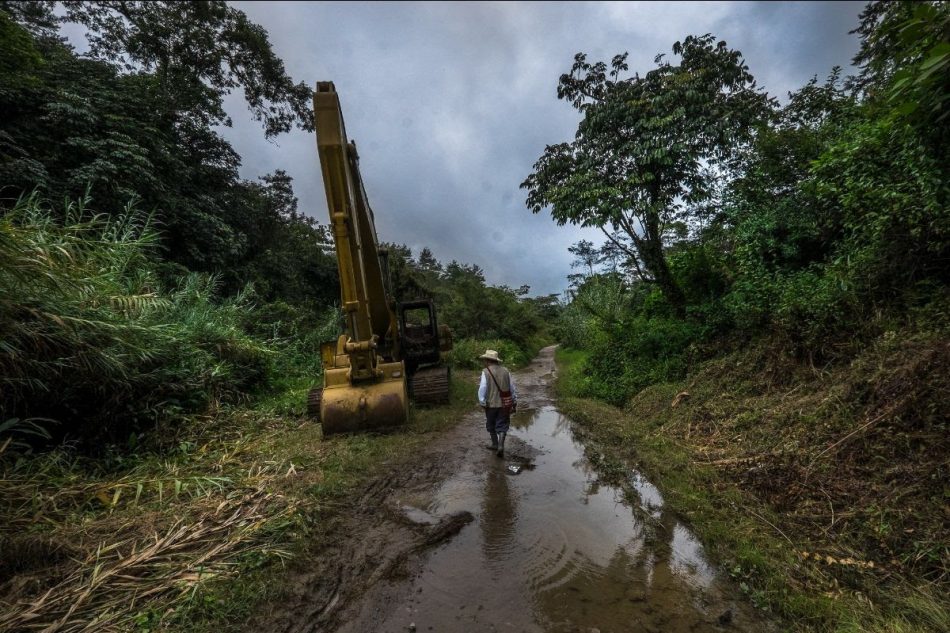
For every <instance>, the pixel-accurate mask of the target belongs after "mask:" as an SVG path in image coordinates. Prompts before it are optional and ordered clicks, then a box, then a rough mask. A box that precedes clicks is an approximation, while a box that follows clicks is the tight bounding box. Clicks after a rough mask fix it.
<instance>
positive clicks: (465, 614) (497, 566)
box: [377, 406, 761, 633]
mask: <svg viewBox="0 0 950 633" xmlns="http://www.w3.org/2000/svg"><path fill="white" fill-rule="evenodd" d="M513 427H514V430H513V432H512V435H513V436H514V437H515V438H516V439H517V440H518V441H517V442H516V443H515V444H514V445H513V446H512V448H511V449H510V451H509V452H510V453H511V454H510V456H509V457H510V458H509V460H508V463H506V462H505V461H503V460H500V459H497V458H496V457H495V456H494V455H491V454H490V453H488V452H486V454H485V456H484V458H479V459H476V460H475V462H474V463H472V464H469V465H468V466H467V468H466V469H465V470H463V471H461V472H460V473H458V474H457V475H456V476H454V477H452V478H451V479H449V480H447V481H446V482H445V483H444V484H443V485H442V486H441V487H440V489H439V490H438V491H437V492H436V494H435V495H434V497H433V498H430V499H428V500H414V501H413V502H409V503H410V505H416V509H417V511H418V514H417V515H416V516H420V517H426V518H427V517H433V516H443V515H446V514H450V513H454V512H458V511H462V510H467V511H469V512H471V513H472V514H474V515H475V517H476V519H475V523H477V525H473V526H468V527H467V528H465V529H463V530H462V532H461V533H460V534H459V535H458V536H457V537H455V538H454V539H453V540H452V541H450V542H448V543H447V544H446V545H444V546H443V547H442V548H441V549H438V550H436V551H434V552H433V553H432V554H431V556H430V557H429V559H428V560H427V562H426V566H425V569H424V571H423V572H422V573H421V574H420V576H419V577H418V578H416V579H415V580H414V581H413V583H412V587H411V590H410V593H409V595H410V596H411V597H410V599H409V602H410V604H408V605H407V606H406V610H397V611H396V612H394V613H393V614H392V615H390V616H389V617H388V619H387V620H386V621H385V622H383V623H381V625H380V626H379V627H378V628H377V630H380V631H401V630H405V627H406V625H407V622H408V621H404V620H406V618H407V617H411V620H412V621H414V623H415V624H416V626H417V627H418V629H419V630H422V631H425V630H429V629H430V627H431V630H433V631H495V630H497V631H506V630H511V631H531V632H542V631H589V630H591V629H594V628H596V629H598V630H599V631H601V633H607V632H608V631H616V632H620V631H664V632H670V633H678V632H686V631H690V632H692V631H717V630H721V629H720V628H719V627H717V626H716V624H715V623H716V619H717V617H719V616H720V615H721V614H723V613H724V612H725V611H727V610H731V611H732V612H733V613H736V614H737V617H736V618H735V619H734V620H733V623H732V625H731V628H732V630H761V628H760V627H755V626H752V625H745V624H744V623H746V622H748V621H750V620H751V619H752V618H749V617H747V616H746V615H739V614H747V613H748V612H747V611H744V610H743V607H741V606H737V605H736V604H734V603H733V602H732V601H731V600H729V599H728V598H727V595H728V594H727V593H726V592H725V590H724V587H722V586H721V582H720V581H719V580H717V577H716V574H715V570H714V569H713V568H712V566H711V565H710V564H709V563H708V562H707V560H706V558H705V555H704V553H703V548H702V545H701V544H700V543H699V541H698V540H697V539H696V538H695V537H694V536H693V535H692V533H691V532H690V531H689V530H688V529H687V528H686V527H685V526H684V525H682V524H681V523H679V522H678V521H677V519H676V517H674V516H673V515H672V514H671V513H670V512H669V511H668V510H667V509H666V506H665V504H664V502H663V496H662V494H661V493H660V491H659V490H657V489H656V487H655V486H653V485H652V484H651V483H650V482H649V481H647V480H646V479H644V478H643V477H642V476H641V475H640V474H639V473H633V474H632V475H631V476H630V478H629V481H628V484H629V488H628V489H627V490H624V489H622V488H619V487H615V486H611V485H607V484H604V483H602V482H600V481H599V479H598V477H597V474H596V472H594V470H593V469H592V467H591V465H590V463H589V462H588V460H587V459H586V458H585V457H584V451H583V446H582V445H581V444H580V443H579V442H577V441H576V440H575V438H574V435H573V432H572V429H571V422H570V420H569V419H567V418H565V417H564V416H562V415H560V414H559V413H558V412H557V410H556V409H555V408H553V407H550V406H547V407H542V408H539V409H536V410H534V411H532V412H531V415H524V414H519V415H518V416H516V420H515V424H513ZM525 452H530V457H531V458H532V459H531V462H532V463H531V466H533V468H530V467H529V468H525V469H524V470H523V471H522V472H521V474H520V475H519V476H518V477H511V476H510V475H508V474H507V466H508V464H509V463H515V464H517V463H525V462H526V461H527V458H526V455H525ZM629 499H633V500H634V504H635V505H636V504H639V506H640V508H639V509H638V510H636V511H635V510H634V508H631V505H630V501H629Z"/></svg>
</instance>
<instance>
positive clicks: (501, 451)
mask: <svg viewBox="0 0 950 633" xmlns="http://www.w3.org/2000/svg"><path fill="white" fill-rule="evenodd" d="M506 435H508V434H507V433H499V434H498V452H497V453H496V455H498V457H504V456H505V436H506Z"/></svg>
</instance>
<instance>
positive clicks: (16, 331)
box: [0, 196, 322, 440]
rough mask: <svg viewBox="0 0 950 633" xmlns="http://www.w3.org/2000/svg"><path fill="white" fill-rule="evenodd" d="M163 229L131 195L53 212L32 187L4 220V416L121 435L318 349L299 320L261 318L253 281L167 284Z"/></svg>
mask: <svg viewBox="0 0 950 633" xmlns="http://www.w3.org/2000/svg"><path fill="white" fill-rule="evenodd" d="M158 238H159V235H158V232H157V231H156V229H155V227H154V226H153V224H152V223H151V221H150V218H149V217H148V216H147V215H145V214H142V213H140V212H138V211H136V210H134V209H133V208H132V207H129V208H127V209H126V210H125V212H124V213H122V214H119V215H117V216H111V217H107V216H103V215H96V214H92V213H90V212H89V211H88V210H87V209H86V201H79V202H72V203H67V204H66V206H65V209H64V210H63V211H57V212H54V211H53V210H52V209H51V208H50V206H49V205H48V204H47V203H45V202H44V201H42V200H41V199H39V198H38V197H36V196H31V197H28V198H24V199H21V200H19V201H18V202H17V204H16V205H15V206H14V207H13V208H12V209H11V210H10V211H9V212H8V213H7V214H6V215H4V216H3V217H2V218H0V393H2V401H0V422H2V421H5V420H9V419H13V418H20V419H37V418H46V419H53V420H57V421H59V424H58V425H56V427H55V431H56V434H57V436H60V437H63V436H65V437H73V438H82V439H85V440H96V439H101V438H102V437H109V438H112V439H121V438H122V437H123V436H124V434H127V433H129V432H131V431H134V430H138V429H141V428H143V427H144V426H146V425H150V424H155V423H158V422H162V421H167V420H174V419H176V418H180V417H181V416H183V415H185V414H188V413H192V412H196V411H201V410H204V409H207V408H208V407H209V406H210V405H211V404H213V403H215V402H219V401H226V400H232V401H233V400H235V399H239V398H242V397H245V396H246V395H247V394H249V393H251V392H253V391H254V390H256V389H260V388H262V387H264V386H266V385H267V383H268V381H269V380H271V379H272V378H273V376H274V373H275V369H276V367H277V366H278V365H283V367H282V371H283V372H286V371H287V367H286V364H287V361H286V360H284V361H282V362H278V356H283V357H286V356H287V355H286V354H279V353H278V352H280V351H283V350H285V349H286V348H288V347H290V346H291V343H293V344H294V350H296V351H297V352H298V353H297V355H296V356H294V355H291V357H293V358H298V357H301V356H303V357H306V356H310V355H312V356H313V357H314V358H316V357H317V350H316V342H315V341H310V340H309V339H307V337H299V332H297V331H296V330H295V329H294V328H288V327H286V326H280V325H279V324H276V323H275V324H269V325H262V324H260V323H259V321H258V318H257V315H258V310H259V307H258V306H257V305H256V304H255V302H254V296H253V292H252V291H251V290H247V291H245V292H244V293H241V294H239V295H237V296H235V297H232V298H227V299H218V298H217V297H216V289H217V283H218V282H217V280H216V278H215V277H214V276H208V275H200V274H189V275H187V276H185V277H182V278H181V279H179V280H178V282H177V283H175V284H171V285H166V286H163V284H162V283H160V282H159V276H158V274H157V272H156V255H157V252H156V251H157V248H158V245H159V242H158ZM298 317H299V315H298ZM298 321H299V318H298ZM281 327H282V328H283V331H280V332H278V331H277V330H278V329H280V328H281ZM268 329H270V330H271V331H272V335H270V336H267V335H263V334H261V331H267V330H268ZM293 335H298V336H295V337H294V336H293ZM321 335H322V333H321ZM301 339H304V340H303V342H301ZM308 344H309V345H310V346H311V347H313V349H312V354H311V350H309V349H306V348H307V345H308ZM40 424H41V425H44V424H43V423H42V422H41V423H40Z"/></svg>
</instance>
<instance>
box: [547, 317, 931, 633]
mask: <svg viewBox="0 0 950 633" xmlns="http://www.w3.org/2000/svg"><path fill="white" fill-rule="evenodd" d="M563 390H565V391H569V390H570V385H564V386H563ZM567 410H569V411H571V412H572V413H573V414H575V416H576V417H578V418H582V419H585V420H586V421H587V422H588V424H587V428H588V430H589V432H590V433H591V435H592V436H593V438H595V439H596V440H597V441H599V442H601V443H602V444H603V445H605V446H607V447H614V448H615V449H616V450H617V452H619V453H620V454H621V455H624V456H626V457H632V458H633V459H635V460H637V461H638V463H639V464H640V465H641V467H642V468H643V470H644V471H645V472H646V473H647V474H648V475H649V476H652V477H654V478H655V483H657V485H659V486H660V488H661V489H668V490H672V491H673V494H672V495H671V497H672V499H673V500H674V503H676V504H677V506H678V509H679V510H680V511H681V512H683V513H684V514H686V515H687V516H689V517H691V518H692V523H693V525H694V526H695V527H696V529H697V531H698V532H699V533H700V535H701V536H704V537H706V538H705V539H704V540H706V541H707V543H709V542H711V543H712V544H713V545H714V548H715V549H716V550H718V555H719V557H720V558H721V559H722V560H724V561H729V563H730V565H729V566H730V567H731V568H732V570H733V574H734V575H735V576H736V577H737V579H739V580H741V581H742V583H743V586H744V587H746V588H747V590H748V592H749V593H750V594H751V595H752V597H753V600H755V601H757V602H760V603H762V604H769V605H771V607H772V608H773V609H777V610H778V611H780V612H782V613H783V614H784V615H786V616H787V617H789V618H790V621H791V622H794V625H793V626H794V627H795V628H801V629H804V630H828V629H831V630H849V631H850V630H862V631H863V630H868V631H897V630H900V631H904V630H908V631H931V630H933V631H937V630H946V627H947V626H948V625H950V605H948V603H947V602H946V600H945V596H946V595H948V592H950V550H948V547H947V544H948V543H950V507H948V506H947V503H946V496H945V495H946V485H947V484H946V482H947V481H948V480H950V463H948V457H947V456H948V455H950V433H948V430H950V429H948V425H947V415H946V414H947V412H948V411H950V343H948V342H947V341H946V340H945V339H935V338H933V337H927V338H914V337H912V336H906V337H904V336H898V335H896V334H894V333H891V334H890V335H887V336H884V337H882V338H881V339H880V340H879V341H877V342H876V343H875V344H874V345H872V346H870V347H868V349H866V350H865V351H864V352H863V353H862V354H861V355H860V356H859V357H858V358H856V359H855V360H854V361H853V362H852V363H850V364H847V365H839V366H833V367H827V368H823V369H822V368H816V367H812V366H810V365H807V364H803V363H801V362H798V361H796V360H794V359H792V358H790V357H788V356H785V355H782V354H778V353H775V352H774V351H772V350H770V349H769V348H767V347H765V346H752V347H750V348H747V349H744V350H741V351H738V352H735V353H732V354H730V355H728V356H725V357H723V358H720V359H717V360H714V361H711V362H708V363H706V364H705V365H703V366H702V367H700V368H699V370H698V371H696V372H695V373H694V374H693V375H692V376H691V377H690V378H689V379H688V380H686V381H683V382H680V383H675V384H666V385H658V386H654V387H651V388H648V389H646V390H644V391H643V392H641V393H640V394H638V395H637V396H636V397H634V398H633V399H632V400H631V401H630V402H629V403H628V405H627V406H626V407H625V410H624V411H623V412H622V413H621V412H618V413H616V414H611V413H607V411H608V410H610V408H604V407H603V405H599V404H597V403H591V402H589V401H582V400H573V401H570V399H569V402H568V403H567ZM613 411H617V410H615V409H614V410H613ZM849 627H850V628H849Z"/></svg>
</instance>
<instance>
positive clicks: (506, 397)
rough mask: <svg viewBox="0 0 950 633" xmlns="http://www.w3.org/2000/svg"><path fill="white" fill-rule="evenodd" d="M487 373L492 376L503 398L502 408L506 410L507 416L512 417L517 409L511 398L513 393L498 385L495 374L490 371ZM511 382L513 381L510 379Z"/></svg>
mask: <svg viewBox="0 0 950 633" xmlns="http://www.w3.org/2000/svg"><path fill="white" fill-rule="evenodd" d="M485 371H487V372H488V375H489V376H491V380H492V382H493V383H495V387H496V388H497V389H498V394H499V395H500V396H501V408H502V409H504V410H505V413H506V414H507V415H511V414H512V413H514V412H515V410H516V408H517V405H516V404H515V399H514V398H512V397H511V392H510V391H505V390H504V389H502V388H501V385H499V384H498V380H496V379H495V374H493V373H492V372H491V370H490V369H486V370H485ZM509 380H511V379H510V378H509Z"/></svg>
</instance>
